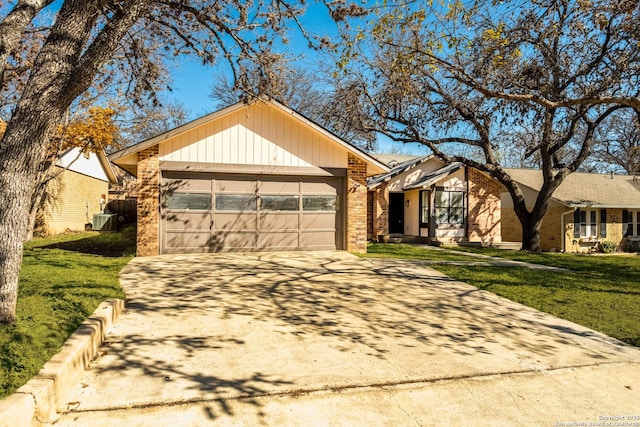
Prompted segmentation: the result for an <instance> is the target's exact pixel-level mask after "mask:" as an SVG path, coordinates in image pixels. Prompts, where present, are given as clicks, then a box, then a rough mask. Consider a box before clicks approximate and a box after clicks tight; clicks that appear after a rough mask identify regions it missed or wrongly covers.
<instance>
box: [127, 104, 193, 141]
mask: <svg viewBox="0 0 640 427" xmlns="http://www.w3.org/2000/svg"><path fill="white" fill-rule="evenodd" d="M189 116H190V112H189V110H188V109H187V108H186V107H185V106H184V105H183V104H181V103H179V102H171V101H167V102H162V101H161V102H159V103H158V104H155V105H152V104H145V105H142V106H139V107H137V108H135V107H134V108H130V109H128V110H126V111H123V112H122V113H121V114H120V115H119V117H118V118H117V119H116V122H117V123H118V126H119V128H120V135H119V137H118V142H119V145H120V146H121V147H126V146H128V145H131V144H135V143H137V142H140V141H144V140H146V139H149V138H152V137H154V136H156V135H160V134H161V133H163V132H166V131H168V130H171V129H174V128H177V127H178V126H181V125H183V124H185V123H186V122H187V121H189Z"/></svg>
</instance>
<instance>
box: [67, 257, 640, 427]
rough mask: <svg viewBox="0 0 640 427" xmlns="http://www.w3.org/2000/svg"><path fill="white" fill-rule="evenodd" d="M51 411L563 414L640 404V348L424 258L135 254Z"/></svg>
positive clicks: (121, 419)
mask: <svg viewBox="0 0 640 427" xmlns="http://www.w3.org/2000/svg"><path fill="white" fill-rule="evenodd" d="M121 280H122V284H123V287H124V289H125V292H126V293H127V297H128V308H127V312H126V313H125V314H124V315H123V316H122V317H121V319H120V320H119V321H118V323H117V324H116V325H115V327H114V328H113V331H112V333H111V335H110V336H109V338H108V341H107V343H106V344H105V345H104V346H103V347H102V348H101V349H100V351H99V356H98V357H97V358H96V360H95V361H94V362H93V364H92V366H91V368H90V370H89V371H87V373H86V374H85V375H84V377H83V378H82V379H81V381H80V382H79V383H78V384H77V386H76V387H75V388H74V389H72V390H71V391H70V392H69V394H68V395H67V397H66V399H65V401H66V404H64V408H61V409H62V410H63V412H64V413H63V414H62V415H61V417H60V419H59V420H58V421H57V422H56V423H55V425H56V426H69V425H71V426H85V425H91V426H119V425H122V426H125V425H126V426H129V425H138V426H158V425H180V426H192V425H193V426H197V425H198V426H199V425H274V426H275V425H277V426H281V425H300V426H309V425H312V426H317V425H320V426H322V425H327V426H334V425H345V426H346V425H349V426H351V425H362V426H365V425H367V426H368V425H394V426H398V425H400V426H402V425H407V426H414V425H425V426H426V425H452V424H453V425H486V424H491V425H547V426H552V425H558V424H555V423H561V422H564V423H566V422H586V423H588V422H598V421H600V420H601V418H600V417H606V416H613V415H615V416H619V415H628V416H634V415H639V408H640V386H638V383H639V382H638V379H640V364H639V363H640V350H638V349H636V348H633V347H629V346H625V345H623V344H621V343H620V342H618V341H616V340H613V339H611V338H609V337H607V336H604V335H602V334H599V333H596V332H594V331H592V330H589V329H586V328H583V327H581V326H578V325H575V324H572V323H570V322H567V321H564V320H561V319H557V318H554V317H552V316H549V315H546V314H543V313H540V312H537V311H535V310H532V309H529V308H526V307H523V306H521V305H518V304H515V303H513V302H510V301H507V300H504V299H502V298H499V297H497V296H495V295H493V294H490V293H487V292H484V291H479V290H477V289H476V288H474V287H471V286H469V285H466V284H463V283H459V282H456V281H453V280H451V279H449V278H447V277H445V276H443V275H442V274H440V273H438V272H436V271H434V270H432V269H429V268H426V267H424V266H418V265H416V264H415V263H411V262H404V261H394V262H393V263H392V264H391V263H389V264H386V265H384V266H383V265H377V264H376V263H374V262H371V261H369V260H363V259H359V258H357V257H355V256H353V255H350V254H348V253H345V252H316V253H271V254H226V255H220V254H211V255H210V254H207V255H192V256H187V255H180V256H160V257H152V258H141V259H135V260H133V261H132V262H131V263H130V264H129V265H128V266H127V267H126V268H125V270H124V271H123V273H122V275H121Z"/></svg>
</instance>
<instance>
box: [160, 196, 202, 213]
mask: <svg viewBox="0 0 640 427" xmlns="http://www.w3.org/2000/svg"><path fill="white" fill-rule="evenodd" d="M167 209H182V210H210V209H211V194H209V193H171V194H168V195H167Z"/></svg>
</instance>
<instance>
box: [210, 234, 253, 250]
mask: <svg viewBox="0 0 640 427" xmlns="http://www.w3.org/2000/svg"><path fill="white" fill-rule="evenodd" d="M212 241H213V242H214V244H215V246H216V247H217V248H219V249H218V250H219V251H223V250H247V251H248V250H255V249H256V248H257V245H258V241H257V234H256V232H255V231H253V232H252V231H246V232H244V231H236V230H233V231H216V232H214V233H213V236H212Z"/></svg>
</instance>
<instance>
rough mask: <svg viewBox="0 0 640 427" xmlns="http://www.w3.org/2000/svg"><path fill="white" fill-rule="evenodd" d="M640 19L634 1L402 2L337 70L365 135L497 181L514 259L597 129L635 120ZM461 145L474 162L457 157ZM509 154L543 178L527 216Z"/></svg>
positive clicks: (536, 243) (533, 246)
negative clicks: (618, 116)
mask: <svg viewBox="0 0 640 427" xmlns="http://www.w3.org/2000/svg"><path fill="white" fill-rule="evenodd" d="M639 14H640V13H639V6H638V2H636V1H622V2H610V1H605V0H565V1H555V0H533V1H511V2H473V1H469V2H465V1H457V2H452V3H446V4H445V5H443V4H442V3H439V2H438V3H436V2H434V6H433V8H425V6H424V5H422V3H420V4H418V3H409V4H407V5H404V7H403V8H401V9H398V7H393V8H392V9H391V10H390V11H389V13H383V14H381V16H380V18H379V19H378V20H377V21H376V23H375V25H374V26H373V27H372V28H369V31H367V32H364V31H363V32H361V33H358V34H357V35H356V38H357V39H361V40H363V42H361V46H362V48H361V49H360V50H358V47H357V46H358V45H356V44H355V43H354V44H350V45H348V46H347V49H345V51H344V57H345V61H344V63H345V64H346V65H345V67H347V68H348V69H349V70H353V71H352V72H353V74H354V75H355V76H357V77H353V78H354V79H355V80H356V81H358V82H359V90H360V91H362V92H366V94H367V99H366V101H365V102H363V103H362V104H361V109H362V110H363V111H365V113H366V116H368V117H370V118H371V123H370V125H371V127H372V128H374V129H376V130H377V131H379V132H382V133H384V134H385V135H387V136H389V137H391V138H393V139H394V140H396V141H401V142H419V143H422V144H424V145H426V146H428V147H429V148H430V149H431V150H432V151H433V152H434V154H435V155H437V156H438V157H440V158H441V159H443V160H444V161H461V162H464V163H466V164H467V165H470V166H472V167H475V168H477V169H479V170H481V171H484V172H486V173H487V174H489V175H491V176H492V177H494V178H495V179H496V180H498V181H499V182H500V183H501V184H502V185H503V186H504V187H505V188H506V190H507V191H508V192H509V193H510V195H511V198H512V199H513V202H514V210H515V213H516V215H517V217H518V219H519V220H520V223H521V225H522V229H523V240H522V248H523V249H525V250H531V251H539V250H540V225H541V223H542V219H543V217H544V215H545V212H546V210H547V205H548V202H549V200H550V198H551V196H552V194H553V192H554V191H555V190H556V189H557V188H558V186H559V185H560V184H561V183H562V182H563V180H564V179H565V178H566V177H567V175H569V174H571V173H572V172H574V171H576V170H577V169H578V168H579V167H580V166H581V164H582V163H583V162H584V160H585V159H586V158H587V157H588V156H589V154H590V153H591V150H592V148H593V146H594V135H595V132H596V130H597V129H599V128H600V126H601V125H602V123H603V122H604V121H605V120H606V119H607V118H608V117H609V116H611V115H612V114H613V113H614V112H616V111H618V110H623V109H626V110H632V111H637V110H640V99H639V98H638V94H639V91H640V86H639V85H638V84H637V79H638V75H639V71H640V70H639V65H640V61H639V59H640V43H639V41H640V40H639V30H638V28H639V27H638V26H637V22H638V15H639ZM527 133H529V135H528V137H527ZM523 136H524V138H523ZM460 145H464V146H468V147H472V148H473V149H474V150H473V151H472V152H473V153H480V154H481V156H482V159H481V160H478V159H475V158H473V157H469V156H461V155H459V154H456V150H455V149H452V148H453V147H456V146H458V147H459V146H460ZM509 150H513V151H516V150H517V151H518V152H519V155H517V156H516V158H519V159H521V160H522V161H530V162H532V163H534V164H537V165H539V167H540V169H541V173H542V176H543V179H544V182H543V185H542V188H541V189H540V192H539V193H538V196H537V199H536V200H535V204H534V206H533V207H532V208H528V207H527V204H526V201H525V198H524V195H523V192H522V191H521V188H520V186H519V185H518V183H517V182H515V181H514V180H513V179H512V178H511V176H510V175H509V174H508V172H507V171H506V170H505V161H506V160H507V159H506V158H505V156H504V153H505V151H509ZM458 152H459V150H458ZM511 157H513V154H512V155H511ZM507 163H509V162H507ZM525 164H526V163H525Z"/></svg>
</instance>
